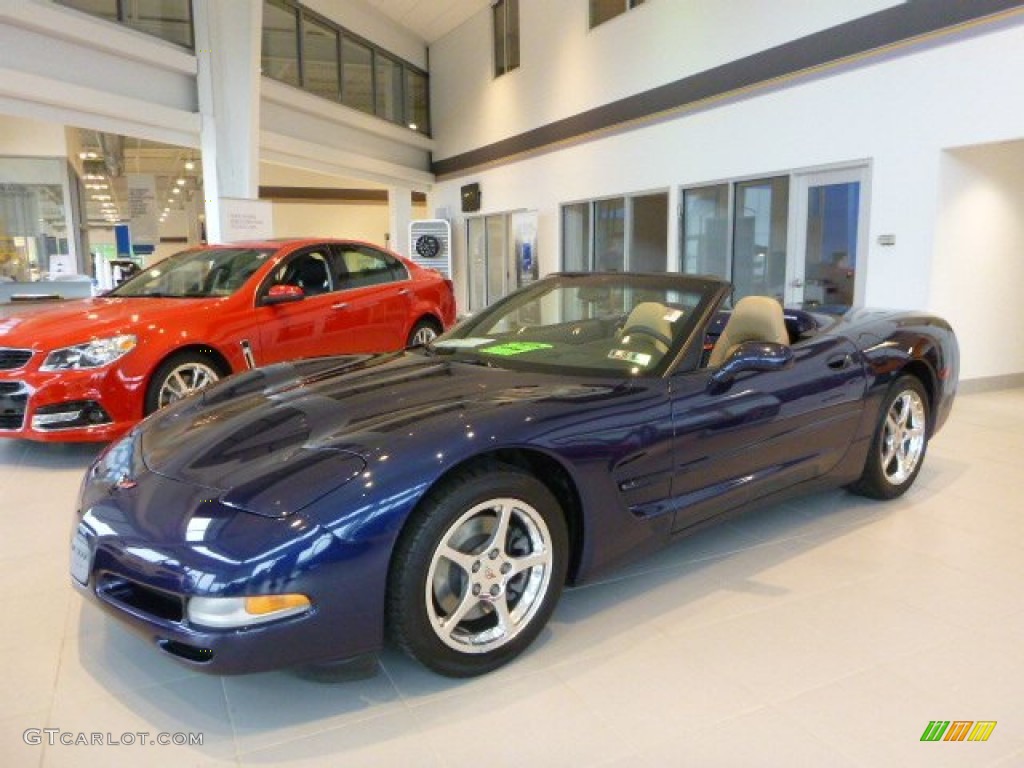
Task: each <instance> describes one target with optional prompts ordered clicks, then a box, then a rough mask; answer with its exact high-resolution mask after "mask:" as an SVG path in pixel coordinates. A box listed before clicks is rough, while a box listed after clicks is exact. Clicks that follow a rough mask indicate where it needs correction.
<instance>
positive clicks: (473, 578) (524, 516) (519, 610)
mask: <svg viewBox="0 0 1024 768" xmlns="http://www.w3.org/2000/svg"><path fill="white" fill-rule="evenodd" d="M550 581H551V535H550V533H549V532H548V527H547V525H546V524H545V522H544V518H543V517H541V515H540V514H539V513H538V512H537V510H536V509H534V508H533V507H532V506H530V505H529V504H527V503H526V502H524V501H522V500H520V499H509V498H500V499H490V500H487V501H484V502H483V503H481V504H477V505H475V506H474V507H472V508H471V509H469V510H467V511H466V513H465V514H464V515H462V517H460V518H459V519H458V520H456V521H455V523H454V524H453V525H452V526H451V527H450V528H449V529H448V531H447V532H446V534H445V536H444V537H443V538H442V541H441V545H440V546H439V547H438V548H437V549H436V550H435V552H434V556H433V558H432V559H431V563H430V570H429V572H428V574H427V579H426V590H425V593H424V600H425V606H426V609H427V615H428V616H429V617H430V625H431V627H432V628H433V630H434V632H435V633H436V634H437V636H438V638H440V640H441V642H443V643H444V644H445V645H447V646H449V647H450V648H454V649H455V650H458V651H462V652H464V653H486V652H488V651H492V650H494V649H496V648H500V647H501V646H503V645H505V644H506V643H508V642H510V641H511V640H513V639H514V638H515V637H516V636H517V635H518V634H519V632H520V631H521V630H522V629H523V628H524V627H526V626H528V625H529V623H530V620H531V619H532V618H533V617H534V616H535V615H536V613H537V610H538V609H539V608H540V607H541V605H542V603H543V598H544V596H545V595H546V594H547V589H548V584H549V582H550Z"/></svg>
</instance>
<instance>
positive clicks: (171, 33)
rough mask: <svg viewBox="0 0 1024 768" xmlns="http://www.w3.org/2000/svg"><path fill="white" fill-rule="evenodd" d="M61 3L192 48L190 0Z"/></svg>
mask: <svg viewBox="0 0 1024 768" xmlns="http://www.w3.org/2000/svg"><path fill="white" fill-rule="evenodd" d="M57 1H58V2H59V3H60V4H61V5H66V6H68V7H69V8H76V9H78V10H79V11H82V12H83V13H88V14H90V15H92V16H99V17H100V18H102V19H106V20H107V21H114V22H117V23H120V24H124V25H125V26H127V27H131V28H133V29H137V30H139V31H140V32H145V33H146V34H148V35H153V36H154V37H159V38H160V39H161V40H167V41H169V42H172V43H177V44H178V45H181V46H184V47H186V48H192V47H193V46H194V42H193V32H192V2H191V0H57Z"/></svg>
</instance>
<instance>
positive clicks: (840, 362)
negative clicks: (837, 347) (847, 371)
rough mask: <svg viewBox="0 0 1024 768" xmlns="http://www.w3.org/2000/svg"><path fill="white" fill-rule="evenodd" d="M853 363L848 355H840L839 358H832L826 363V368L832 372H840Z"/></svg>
mask: <svg viewBox="0 0 1024 768" xmlns="http://www.w3.org/2000/svg"><path fill="white" fill-rule="evenodd" d="M852 362H853V358H851V357H850V356H849V355H841V356H839V357H833V358H832V359H831V360H829V361H828V367H829V368H831V369H832V370H833V371H841V370H843V369H844V368H846V367H848V366H849V365H850V363H852Z"/></svg>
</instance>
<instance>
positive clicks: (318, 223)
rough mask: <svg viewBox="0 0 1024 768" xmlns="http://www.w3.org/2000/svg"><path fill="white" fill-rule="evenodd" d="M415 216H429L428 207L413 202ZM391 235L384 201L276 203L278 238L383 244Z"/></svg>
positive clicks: (275, 217)
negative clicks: (314, 238)
mask: <svg viewBox="0 0 1024 768" xmlns="http://www.w3.org/2000/svg"><path fill="white" fill-rule="evenodd" d="M412 217H413V218H414V219H422V218H427V215H426V208H425V206H423V205H422V204H420V205H413V207H412ZM388 234H389V232H388V206H387V205H386V204H384V203H364V204H359V203H345V204H341V203H309V202H302V203H286V202H280V201H275V202H274V236H275V237H343V238H352V239H355V240H365V241H367V242H370V243H375V244H376V245H381V246H383V245H385V244H386V238H387V236H388Z"/></svg>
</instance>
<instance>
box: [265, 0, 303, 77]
mask: <svg viewBox="0 0 1024 768" xmlns="http://www.w3.org/2000/svg"><path fill="white" fill-rule="evenodd" d="M298 32H299V20H298V16H297V14H296V13H295V9H294V8H293V7H292V6H290V5H288V4H287V3H285V2H284V0H264V3H263V48H262V54H261V62H262V64H261V66H262V67H263V74H264V75H266V76H267V77H272V78H273V79H274V80H280V81H281V82H282V83H288V84H289V85H298V84H299V34H298Z"/></svg>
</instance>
